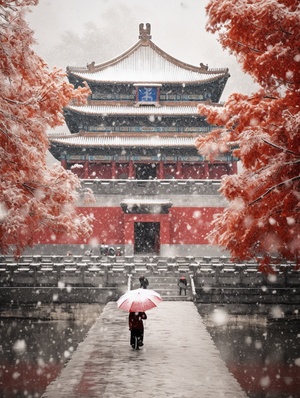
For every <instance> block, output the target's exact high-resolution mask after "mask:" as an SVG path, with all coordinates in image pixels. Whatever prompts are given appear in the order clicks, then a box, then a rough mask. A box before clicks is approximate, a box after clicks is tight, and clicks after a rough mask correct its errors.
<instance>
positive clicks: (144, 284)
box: [139, 275, 149, 289]
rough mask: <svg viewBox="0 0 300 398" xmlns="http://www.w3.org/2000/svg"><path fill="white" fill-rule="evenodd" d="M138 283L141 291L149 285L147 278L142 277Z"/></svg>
mask: <svg viewBox="0 0 300 398" xmlns="http://www.w3.org/2000/svg"><path fill="white" fill-rule="evenodd" d="M139 281H140V287H141V288H142V289H147V286H148V285H149V281H148V279H147V278H145V277H144V275H142V276H140V278H139Z"/></svg>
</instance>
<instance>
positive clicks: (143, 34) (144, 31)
mask: <svg viewBox="0 0 300 398" xmlns="http://www.w3.org/2000/svg"><path fill="white" fill-rule="evenodd" d="M139 29H140V35H139V39H141V40H143V41H149V40H150V39H151V37H152V36H151V35H150V33H151V25H150V24H149V23H146V28H145V27H144V24H143V23H140V25H139Z"/></svg>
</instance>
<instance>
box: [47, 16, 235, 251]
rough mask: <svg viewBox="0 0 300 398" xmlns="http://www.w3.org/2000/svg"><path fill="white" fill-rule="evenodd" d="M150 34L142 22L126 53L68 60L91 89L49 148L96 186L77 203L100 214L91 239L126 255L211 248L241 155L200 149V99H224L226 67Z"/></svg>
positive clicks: (73, 77)
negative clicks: (180, 53)
mask: <svg viewBox="0 0 300 398" xmlns="http://www.w3.org/2000/svg"><path fill="white" fill-rule="evenodd" d="M150 33H151V32H150V24H146V26H144V24H140V27H139V40H138V42H137V43H136V44H135V45H134V46H132V47H131V48H130V49H129V50H127V51H126V52H124V53H123V54H121V55H119V56H118V57H116V58H114V59H112V60H110V61H107V62H104V63H102V64H95V62H92V63H90V64H88V65H87V66H86V67H83V68H79V67H68V68H67V74H68V78H69V81H70V82H71V83H72V84H73V85H74V86H75V87H78V86H82V85H83V84H84V83H87V84H88V86H89V87H90V89H91V92H92V93H91V95H90V97H89V99H88V102H87V104H86V105H83V106H82V105H81V106H78V105H76V104H75V103H74V104H72V103H71V104H69V106H68V107H66V108H65V110H64V113H65V120H66V124H67V126H68V128H69V133H67V134H61V135H57V134H56V135H51V136H50V142H51V148H50V150H51V152H52V154H53V155H54V157H55V158H56V159H58V160H60V162H61V164H62V165H63V167H65V168H66V169H70V170H72V171H73V172H74V173H76V174H77V175H78V176H79V177H80V178H81V179H82V180H83V181H82V183H83V187H90V188H92V189H93V191H94V194H95V197H96V203H95V204H94V205H93V206H90V205H89V206H88V207H87V206H86V205H84V204H83V202H82V203H79V210H80V211H86V212H88V213H93V214H94V217H95V221H94V238H95V239H94V242H95V241H97V242H99V244H106V245H108V246H112V247H113V248H116V247H119V248H121V250H122V252H123V253H125V254H127V255H132V254H139V253H150V254H151V253H153V254H156V255H164V256H165V255H176V254H177V255H182V254H187V253H190V254H191V255H195V254H199V255H200V254H204V253H205V251H206V250H211V249H208V245H207V241H206V239H205V235H206V233H207V232H208V231H209V229H210V223H211V220H212V216H213V214H214V213H215V212H218V211H219V210H220V209H221V208H223V207H224V202H222V200H221V198H220V196H219V194H218V192H217V189H218V186H219V182H218V180H219V179H220V178H221V176H222V175H224V174H232V173H235V172H236V162H235V160H234V159H233V158H232V156H231V154H230V153H227V154H224V155H223V157H221V158H219V159H218V160H216V161H215V162H214V163H210V162H208V161H207V160H206V159H204V158H203V157H202V156H200V155H199V154H198V152H197V150H196V148H195V140H196V138H197V137H198V136H199V135H200V134H207V133H208V132H209V131H210V130H211V129H212V126H210V125H209V124H208V123H207V122H206V120H205V118H204V117H203V116H201V115H200V114H199V113H198V110H197V105H198V104H199V103H200V102H203V101H209V102H210V103H211V104H214V105H215V106H221V105H220V104H219V101H220V97H221V94H222V92H223V89H224V87H225V84H226V82H227V79H228V77H229V73H228V69H210V68H208V66H206V65H203V64H202V63H201V64H200V66H192V65H189V64H187V63H184V62H181V61H179V60H177V59H175V58H173V57H172V56H170V55H169V54H167V53H166V52H164V51H163V50H161V49H160V48H159V47H157V46H156V45H155V44H154V43H153V41H152V40H151V35H150ZM56 243H58V244H67V243H71V242H69V241H68V237H64V238H62V239H61V240H60V241H59V242H56ZM73 243H74V244H77V245H78V244H80V243H84V242H73Z"/></svg>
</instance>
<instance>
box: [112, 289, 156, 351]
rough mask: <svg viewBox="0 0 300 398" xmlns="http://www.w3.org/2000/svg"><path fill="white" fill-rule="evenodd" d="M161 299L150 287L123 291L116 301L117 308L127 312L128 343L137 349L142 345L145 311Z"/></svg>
mask: <svg viewBox="0 0 300 398" xmlns="http://www.w3.org/2000/svg"><path fill="white" fill-rule="evenodd" d="M161 301H162V298H161V296H160V294H159V293H157V292H155V291H154V290H151V289H141V288H139V289H135V290H129V291H128V292H127V293H124V294H123V295H122V296H121V297H120V298H119V299H118V301H117V305H118V308H120V309H122V310H124V311H128V312H129V319H128V322H129V330H130V332H131V333H130V344H131V346H132V348H134V349H136V350H138V349H139V346H142V345H144V342H143V341H144V323H143V320H144V319H147V315H146V314H145V311H148V310H150V309H151V308H155V307H157V306H158V304H159V303H160V302H161Z"/></svg>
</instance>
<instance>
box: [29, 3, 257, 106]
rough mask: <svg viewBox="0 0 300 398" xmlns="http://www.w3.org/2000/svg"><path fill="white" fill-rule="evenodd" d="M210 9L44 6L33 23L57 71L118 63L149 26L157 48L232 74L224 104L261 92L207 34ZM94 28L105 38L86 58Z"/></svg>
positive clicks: (35, 10) (138, 5)
mask: <svg viewBox="0 0 300 398" xmlns="http://www.w3.org/2000/svg"><path fill="white" fill-rule="evenodd" d="M207 3H208V0H60V1H58V0H40V4H39V5H38V6H35V7H32V12H31V13H30V14H28V16H27V20H28V22H29V25H30V27H31V28H32V29H33V30H34V31H35V38H36V40H37V42H38V46H37V47H36V51H37V53H38V54H39V55H40V56H41V57H42V58H44V59H45V61H46V62H48V64H49V66H51V67H52V66H58V67H59V68H62V69H63V70H65V69H66V67H67V66H68V65H73V66H75V65H77V66H85V65H86V64H87V63H89V62H91V61H95V62H96V63H100V62H103V61H106V60H108V59H111V58H114V57H116V56H117V55H119V54H121V53H122V52H124V51H126V50H127V49H128V48H129V47H131V46H132V45H134V44H135V43H136V42H137V40H138V29H139V28H138V26H139V24H140V23H147V22H149V23H150V24H151V34H152V40H153V42H154V43H155V44H156V45H158V46H159V47H160V48H162V49H163V50H164V51H166V52H167V53H169V54H170V55H172V56H173V57H175V58H178V59H179V60H181V61H184V62H187V63H190V64H192V65H197V66H198V65H199V64H200V62H202V63H204V64H208V66H209V67H212V68H223V67H228V68H229V71H230V74H231V77H230V79H229V81H228V83H227V87H226V88H225V90H224V93H223V96H222V98H221V100H222V101H225V100H226V98H227V97H228V95H229V94H230V93H232V92H242V93H245V94H250V93H251V92H253V91H256V88H255V86H254V84H253V81H252V79H251V78H250V77H248V76H246V75H244V74H243V72H242V71H241V68H240V66H239V65H238V64H237V62H236V60H235V57H234V56H231V55H229V53H228V51H227V50H223V49H222V48H221V45H220V44H219V42H218V40H217V39H218V38H217V36H214V35H212V34H211V33H208V32H206V30H205V24H206V20H207V17H206V14H205V5H206V4H207ZM88 27H89V28H88ZM91 27H92V28H94V31H95V29H96V31H97V32H98V33H99V34H100V36H99V40H96V42H93V41H92V40H90V42H91V48H90V49H88V48H87V47H88V46H86V48H87V51H86V52H85V53H84V54H81V53H82V51H80V50H79V45H77V44H78V43H79V42H80V39H82V38H83V37H86V36H87V35H88V33H89V32H90V31H91ZM70 33H72V34H73V36H74V37H75V38H76V40H78V43H76V40H75V39H74V40H70V39H67V40H65V41H63V36H66V34H68V35H69V37H70ZM92 36H93V35H92ZM94 37H95V36H94ZM71 42H72V43H73V45H72V43H71ZM81 42H82V41H81ZM63 43H65V44H63ZM74 44H75V45H74ZM98 44H99V45H98ZM87 58H89V59H87Z"/></svg>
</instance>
